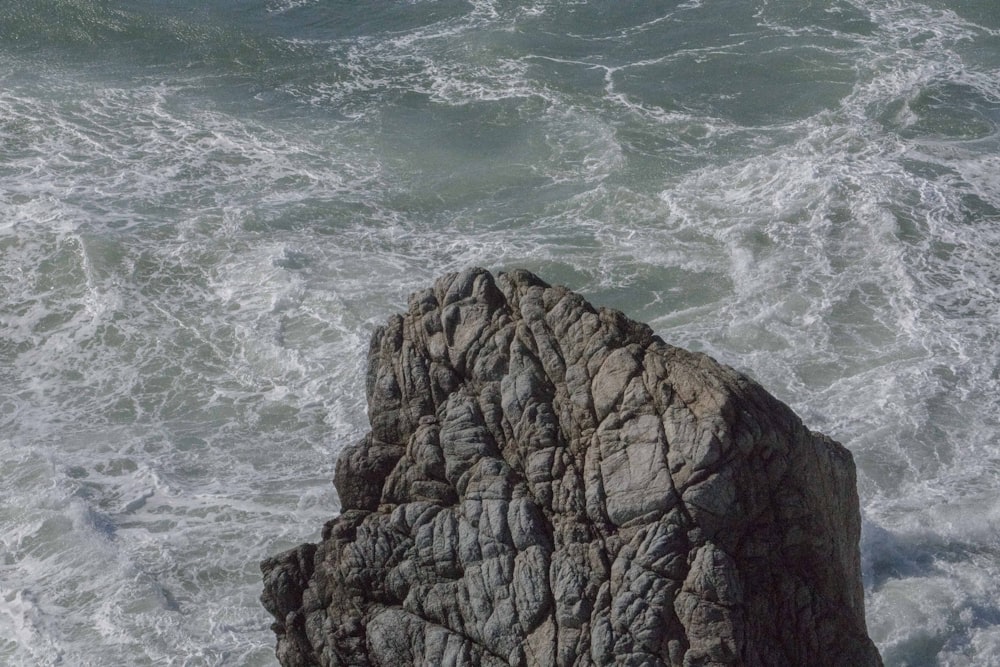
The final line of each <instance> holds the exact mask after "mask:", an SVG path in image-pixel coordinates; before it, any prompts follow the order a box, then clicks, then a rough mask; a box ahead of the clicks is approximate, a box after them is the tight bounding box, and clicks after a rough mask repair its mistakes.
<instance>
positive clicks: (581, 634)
mask: <svg viewBox="0 0 1000 667" xmlns="http://www.w3.org/2000/svg"><path fill="white" fill-rule="evenodd" d="M367 393H368V404H369V418H370V422H371V432H370V433H369V434H368V435H367V436H366V437H365V438H364V440H363V441H362V442H360V443H358V444H357V445H354V446H353V447H348V448H347V449H346V451H344V452H343V454H342V455H341V457H340V460H339V462H338V465H337V471H336V476H335V484H336V486H337V489H338V491H339V494H340V498H341V502H342V505H343V509H342V514H341V516H339V517H338V518H336V519H334V520H333V521H331V522H329V523H328V524H327V525H326V526H325V527H324V530H323V536H322V541H321V542H320V543H319V544H318V545H303V546H301V547H299V548H297V549H295V550H293V551H290V552H288V553H285V554H282V555H279V556H277V557H275V558H271V559H269V560H267V561H265V562H264V563H263V564H262V570H263V572H264V594H263V596H262V598H261V599H262V602H263V603H264V606H265V607H266V608H267V609H268V611H270V612H271V614H273V615H274V617H275V619H276V622H275V623H274V625H273V628H274V631H275V633H276V635H277V640H278V641H277V655H278V659H279V661H280V662H281V664H283V665H285V666H286V667H292V666H300V665H323V666H333V665H360V666H364V665H382V666H389V665H416V664H420V665H592V664H600V665H605V664H620V665H671V666H674V667H681V666H684V667H694V666H703V667H709V666H713V667H714V666H722V665H748V666H758V665H760V666H765V665H766V666H774V667H779V666H780V667H787V666H789V665H810V666H824V665H829V666H831V667H832V666H842V665H850V666H852V667H859V666H861V667H864V666H872V665H881V659H880V658H879V655H878V652H877V651H876V649H875V647H874V645H873V644H872V642H871V640H870V639H869V638H868V635H867V631H866V629H865V620H864V606H863V593H862V588H861V575H860V557H859V550H858V540H859V533H860V519H859V511H858V498H857V492H856V487H855V470H854V463H853V460H852V458H851V455H850V453H849V452H848V451H847V450H846V449H844V448H843V447H842V446H841V445H839V444H838V443H836V442H834V441H832V440H830V439H829V438H827V437H825V436H823V435H820V434H817V433H813V432H810V431H809V430H808V429H806V428H805V427H804V426H803V425H802V423H801V421H800V420H799V419H798V418H797V417H796V416H795V415H794V414H793V413H792V411H791V410H790V409H789V408H788V407H787V406H785V405H784V404H782V403H781V402H779V401H778V400H776V399H775V398H773V397H772V396H770V395H769V394H768V393H767V392H765V391H764V390H763V389H762V388H761V387H760V386H758V385H757V384H756V383H754V382H753V381H751V380H749V379H748V378H746V377H745V376H743V375H740V374H739V373H737V372H735V371H734V370H732V369H730V368H727V367H725V366H722V365H720V364H718V363H716V362H715V361H714V360H712V359H711V358H709V357H707V356H705V355H702V354H695V353H691V352H687V351H685V350H682V349H679V348H676V347H672V346H670V345H667V344H666V343H664V342H663V341H662V340H660V339H659V338H658V337H656V336H654V335H653V333H652V331H651V330H650V329H649V328H648V327H647V326H645V325H642V324H639V323H636V322H633V321H631V320H629V319H628V318H626V317H625V316H624V315H622V314H621V313H618V312H615V311H611V310H604V309H600V310H595V309H594V308H593V307H591V306H590V305H589V304H588V303H587V302H586V301H584V300H583V299H582V298H581V297H580V296H578V295H576V294H574V293H572V292H570V291H568V290H566V289H565V288H562V287H550V286H549V285H547V284H545V283H544V282H542V281H541V280H540V279H539V278H537V277H536V276H534V275H531V274H530V273H527V272H524V271H514V272H510V273H506V274H500V275H499V277H497V278H494V277H493V276H492V275H491V274H489V273H488V272H486V271H484V270H480V269H474V270H469V271H465V272H463V273H460V274H453V275H449V276H446V277H444V278H442V279H440V280H438V281H437V283H436V284H435V285H434V287H433V289H430V290H427V291H424V292H420V293H417V294H415V295H413V296H412V297H411V299H410V303H409V309H408V311H407V312H406V314H405V315H403V316H401V317H400V316H397V317H393V318H392V319H390V320H389V322H388V323H387V324H386V326H385V327H383V328H381V329H379V330H378V331H377V332H376V333H375V335H374V337H373V340H372V345H371V349H370V352H369V372H368V383H367Z"/></svg>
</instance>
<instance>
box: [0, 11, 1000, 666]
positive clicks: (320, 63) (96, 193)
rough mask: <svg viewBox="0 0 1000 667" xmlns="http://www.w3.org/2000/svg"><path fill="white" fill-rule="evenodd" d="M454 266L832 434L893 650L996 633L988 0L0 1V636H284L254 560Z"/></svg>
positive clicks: (986, 654)
mask: <svg viewBox="0 0 1000 667" xmlns="http://www.w3.org/2000/svg"><path fill="white" fill-rule="evenodd" d="M469 266H483V267H486V268H489V269H491V270H494V271H499V270H504V269H508V268H515V267H523V268H527V269H529V270H532V271H534V272H536V273H538V274H539V275H541V276H542V277H543V278H544V279H546V280H547V281H549V282H551V283H558V284H565V285H567V286H568V287H570V288H572V289H574V290H576V291H579V292H581V293H582V294H583V295H584V296H585V297H586V298H588V299H589V300H591V301H592V302H593V303H595V304H597V305H603V306H608V307H612V308H616V309H619V310H622V311H624V312H625V313H626V314H627V315H629V316H630V317H632V318H633V319H638V320H641V321H645V322H648V323H649V324H650V325H651V326H652V327H653V329H654V330H655V331H656V333H658V334H659V335H660V336H662V337H663V338H664V339H665V340H666V341H667V342H670V343H673V344H675V345H680V346H684V347H687V348H690V349H694V350H699V351H704V352H706V353H708V354H710V355H712V356H713V357H715V358H716V359H718V360H719V361H721V362H723V363H726V364H729V365H731V366H733V367H735V368H736V369H738V370H740V371H742V372H745V373H747V374H749V375H750V376H752V377H754V378H755V379H757V380H758V381H759V382H760V383H761V384H763V385H764V386H765V387H766V388H768V389H769V390H770V391H771V392H772V393H774V394H775V395H777V396H778V397H779V398H781V399H782V400H783V401H785V402H787V403H788V404H789V405H791V406H792V407H793V408H794V409H795V410H796V411H797V412H798V413H799V414H800V415H801V416H802V417H803V419H804V420H805V422H806V423H807V424H808V425H809V426H810V427H811V428H814V429H816V430H820V431H823V432H825V433H827V434H829V435H831V436H833V437H834V438H836V439H838V440H839V441H841V442H843V443H844V444H845V445H846V446H847V447H848V448H849V449H850V450H851V451H852V452H853V453H854V457H855V460H856V462H857V464H858V479H859V493H860V497H861V504H862V512H863V523H864V535H863V540H862V557H863V563H864V576H865V581H864V586H865V595H866V603H867V615H868V625H869V630H870V633H871V635H872V637H873V639H874V640H875V641H876V643H877V645H878V646H879V648H880V650H881V651H882V653H883V656H884V658H885V662H886V665H887V666H891V667H903V666H909V667H917V666H932V665H949V666H959V665H969V666H988V665H1000V402H998V401H1000V398H998V397H1000V5H998V4H997V3H996V0H823V1H819V0H738V1H737V0H688V1H686V2H677V1H666V2H650V1H642V0H630V1H620V2H610V1H608V0H575V1H573V0H566V1H563V2H554V1H548V0H525V1H523V2H508V1H504V0H472V1H458V0H393V1H387V0H371V1H369V2H365V3H358V2H346V1H344V0H218V1H216V2H212V3H204V2H194V1H193V0H175V1H174V2H169V3H166V2H161V1H157V0H132V1H131V2H122V1H116V0H4V1H3V2H2V3H0V664H3V665H9V666H11V667H14V666H22V665H23V666H31V667H33V666H36V665H41V666H48V665H66V666H68V667H86V666H117V665H135V666H142V665H176V666H185V667H195V666H209V665H212V666H223V665H233V666H239V667H242V666H269V667H273V666H274V665H276V664H277V663H276V660H275V658H274V656H273V644H274V637H273V635H272V634H271V631H270V630H269V624H270V621H271V619H270V618H269V617H268V615H267V613H266V612H265V611H264V609H263V608H262V607H261V606H260V604H259V602H258V595H259V593H260V590H261V582H260V572H259V569H258V561H259V560H261V559H262V558H265V557H267V556H269V555H272V554H275V553H278V552H280V551H283V550H285V549H288V548H291V547H292V546H295V545H297V544H298V543H300V542H303V541H316V540H317V539H318V538H319V530H320V526H321V525H322V523H323V522H324V521H325V520H327V519H329V518H331V517H332V516H334V515H335V514H336V512H337V511H338V501H337V496H336V493H335V491H334V489H333V487H332V485H331V478H332V475H333V469H334V463H335V460H336V457H337V454H338V452H339V451H340V450H341V449H342V448H343V447H344V446H345V445H346V444H349V443H353V442H355V441H356V440H357V439H359V438H360V437H361V436H362V435H363V434H364V433H365V431H366V430H367V429H366V425H367V416H366V412H365V410H366V406H365V400H364V374H365V357H366V352H367V345H368V340H369V337H370V335H371V333H372V331H373V329H374V328H375V327H376V326H378V325H379V324H380V323H382V322H383V321H384V320H385V319H386V318H387V317H388V316H389V315H390V314H392V313H395V312H398V311H401V310H402V309H404V308H405V303H406V296H407V295H408V294H409V293H410V292H411V291H413V290H416V289H420V288H423V287H426V286H429V285H430V283H431V282H432V281H433V279H434V278H435V277H437V276H439V275H441V274H443V273H445V272H449V271H456V270H460V269H463V268H466V267H469Z"/></svg>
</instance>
